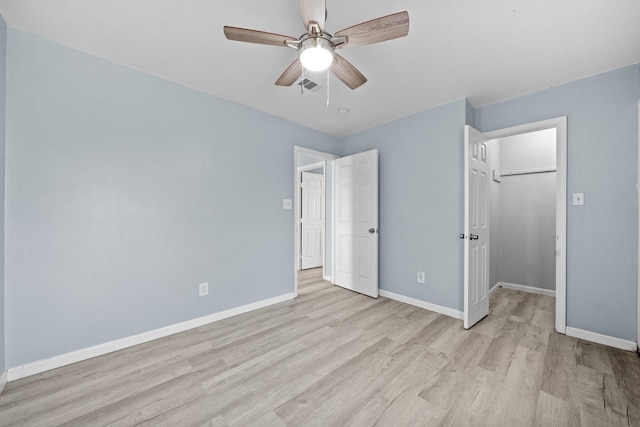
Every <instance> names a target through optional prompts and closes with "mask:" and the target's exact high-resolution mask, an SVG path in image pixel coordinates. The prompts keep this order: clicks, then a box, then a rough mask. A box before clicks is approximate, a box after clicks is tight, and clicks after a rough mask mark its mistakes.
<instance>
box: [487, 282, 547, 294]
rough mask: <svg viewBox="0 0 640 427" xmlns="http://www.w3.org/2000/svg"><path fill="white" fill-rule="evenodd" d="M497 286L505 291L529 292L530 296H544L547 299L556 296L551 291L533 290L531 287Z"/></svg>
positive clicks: (506, 284)
mask: <svg viewBox="0 0 640 427" xmlns="http://www.w3.org/2000/svg"><path fill="white" fill-rule="evenodd" d="M499 285H500V286H502V287H503V288H505V289H513V290H514V291H522V292H529V293H530V294H538V295H545V296H548V297H555V296H556V291H553V290H551V289H542V288H535V287H533V286H525V285H517V284H515V283H507V282H500V283H499Z"/></svg>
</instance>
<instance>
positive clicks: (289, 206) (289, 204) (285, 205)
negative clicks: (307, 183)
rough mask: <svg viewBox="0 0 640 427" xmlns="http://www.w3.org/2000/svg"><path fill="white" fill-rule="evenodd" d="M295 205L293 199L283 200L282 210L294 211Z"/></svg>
mask: <svg viewBox="0 0 640 427" xmlns="http://www.w3.org/2000/svg"><path fill="white" fill-rule="evenodd" d="M292 208H293V203H292V202H291V199H282V209H292Z"/></svg>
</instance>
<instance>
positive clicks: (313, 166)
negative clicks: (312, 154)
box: [297, 161, 324, 172]
mask: <svg viewBox="0 0 640 427" xmlns="http://www.w3.org/2000/svg"><path fill="white" fill-rule="evenodd" d="M320 168H322V169H323V170H324V161H322V162H316V163H311V164H309V165H304V166H298V168H297V169H298V172H306V171H311V170H314V169H320Z"/></svg>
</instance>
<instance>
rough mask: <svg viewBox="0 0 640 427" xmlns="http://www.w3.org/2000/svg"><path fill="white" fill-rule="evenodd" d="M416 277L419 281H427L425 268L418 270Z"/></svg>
mask: <svg viewBox="0 0 640 427" xmlns="http://www.w3.org/2000/svg"><path fill="white" fill-rule="evenodd" d="M416 279H417V281H418V283H424V282H425V274H424V270H418V273H417V275H416Z"/></svg>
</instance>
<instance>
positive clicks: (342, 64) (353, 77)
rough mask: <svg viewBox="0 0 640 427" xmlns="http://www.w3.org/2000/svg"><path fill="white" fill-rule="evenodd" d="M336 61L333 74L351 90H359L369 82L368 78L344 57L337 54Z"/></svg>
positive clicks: (332, 70)
mask: <svg viewBox="0 0 640 427" xmlns="http://www.w3.org/2000/svg"><path fill="white" fill-rule="evenodd" d="M335 59H336V60H335V61H334V63H333V65H331V72H332V73H333V74H335V75H336V77H337V78H339V79H340V81H341V82H342V83H344V84H346V85H347V86H349V88H351V89H357V88H359V87H360V86H362V85H363V84H365V83H366V82H367V78H366V77H365V76H363V75H362V73H361V72H360V71H358V69H357V68H356V67H354V66H353V65H351V63H350V62H349V61H347V60H346V59H344V58H343V57H342V56H340V55H338V54H335Z"/></svg>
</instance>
